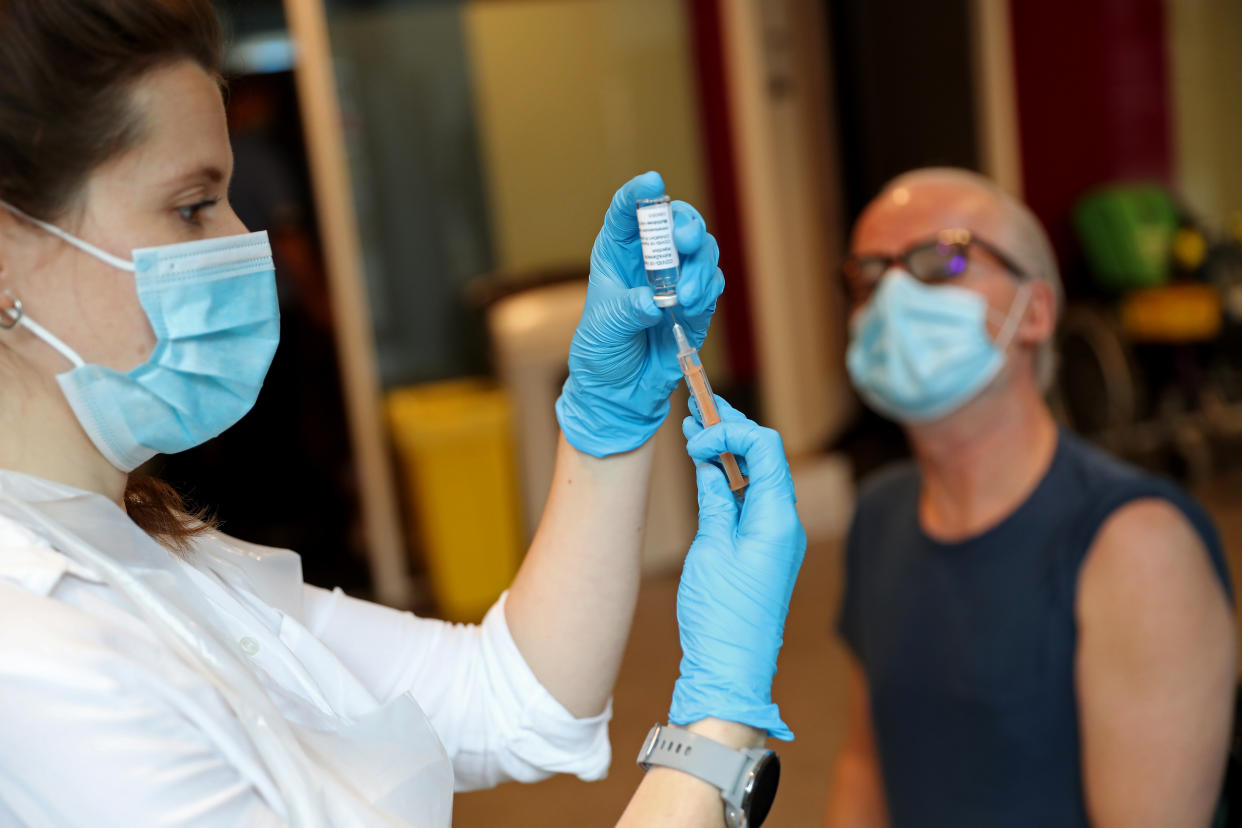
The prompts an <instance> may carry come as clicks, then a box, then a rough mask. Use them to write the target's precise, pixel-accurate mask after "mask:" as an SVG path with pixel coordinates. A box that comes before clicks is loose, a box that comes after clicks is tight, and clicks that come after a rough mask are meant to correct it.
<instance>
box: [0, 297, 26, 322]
mask: <svg viewBox="0 0 1242 828" xmlns="http://www.w3.org/2000/svg"><path fill="white" fill-rule="evenodd" d="M0 296H4V297H6V298H7V299H8V300H9V302H11V303H12V304H10V305H9V307H7V308H6V307H0V329H2V330H6V331H7V330H10V329H11V328H13V327H15V326H16V325H17V323H18V322H21V321H22V300H21V299H18V298H17V297H16V296H14V295H13V294H12V293H11V292H9V290H8V289H7V288H6V289H4V290H0Z"/></svg>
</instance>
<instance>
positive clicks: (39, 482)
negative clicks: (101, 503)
mask: <svg viewBox="0 0 1242 828" xmlns="http://www.w3.org/2000/svg"><path fill="white" fill-rule="evenodd" d="M0 496H7V497H12V498H15V499H17V500H22V501H25V502H26V503H32V504H33V503H44V502H48V501H53V500H63V499H75V500H76V499H83V498H88V497H90V496H91V493H90V492H84V491H81V490H80V489H75V488H73V487H71V486H65V485H63V484H60V483H53V482H52V481H50V480H43V479H41V478H38V477H31V476H30V475H27V474H21V473H19V472H14V471H8V470H5V469H0ZM95 497H98V498H99V499H100V500H105V499H104V498H103V497H100V496H99V495H95ZM105 502H106V501H105ZM65 575H73V576H75V577H78V578H81V579H83V580H86V581H91V582H93V583H103V582H104V581H103V578H102V577H100V576H99V574H98V573H96V572H95V571H94V570H92V569H90V568H89V567H86V566H84V565H83V564H80V563H77V562H76V561H73V560H70V559H69V558H68V557H66V556H65V555H63V554H62V553H60V552H58V551H57V550H55V549H53V548H52V546H51V544H49V543H48V541H47V539H45V538H43V537H42V536H40V535H38V534H37V533H35V532H33V531H31V530H30V529H29V528H28V527H26V526H23V525H22V524H20V523H18V522H17V521H15V520H11V519H7V518H4V517H3V516H0V579H3V580H6V581H10V582H12V583H15V584H17V586H19V587H21V588H22V589H24V590H26V591H27V592H33V593H35V594H36V595H50V594H51V593H52V590H54V589H55V588H56V585H57V584H58V583H60V579H61V578H63V577H64V576H65Z"/></svg>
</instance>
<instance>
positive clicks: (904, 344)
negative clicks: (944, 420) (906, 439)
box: [846, 269, 1030, 424]
mask: <svg viewBox="0 0 1242 828" xmlns="http://www.w3.org/2000/svg"><path fill="white" fill-rule="evenodd" d="M1029 299H1030V284H1029V282H1026V281H1023V282H1022V284H1021V285H1020V286H1019V288H1018V295H1017V296H1016V297H1015V298H1014V301H1013V304H1012V305H1011V306H1010V308H1009V313H1008V314H1006V315H1005V317H1004V320H1003V321H1002V322H1001V329H1000V332H999V334H998V335H997V338H996V340H995V341H993V339H992V337H991V335H990V334H989V333H988V329H987V319H988V316H989V314H990V313H994V312H993V311H991V309H990V308H989V307H988V303H987V301H986V300H985V299H984V298H983V297H982V296H980V295H979V294H977V293H974V292H972V291H969V290H966V289H965V288H960V287H955V286H953V285H935V286H929V285H925V284H923V283H922V282H920V281H918V280H917V279H915V278H914V277H913V276H911V275H910V274H908V273H906V272H905V271H903V270H898V269H893V270H890V271H889V272H888V273H887V274H885V276H884V277H883V279H882V280H881V282H880V286H879V287H878V288H877V289H876V291H875V293H874V294H873V295H872V296H871V298H870V300H869V301H868V302H867V304H866V305H865V306H864V307H863V309H862V310H861V311H860V312H859V313H858V314H857V315H856V316H855V317H854V319H853V320H852V322H851V325H850V330H851V337H850V345H849V350H848V352H847V354H846V366H847V367H848V369H849V373H850V378H851V379H852V380H853V383H854V387H855V388H856V389H857V390H858V393H859V394H860V395H861V396H862V398H863V399H864V400H865V401H866V402H867V404H868V405H870V406H871V407H872V408H874V409H875V410H876V411H878V412H880V413H881V414H884V415H885V416H887V417H890V418H892V419H893V420H896V421H897V422H900V423H907V424H909V423H921V422H930V421H932V420H938V419H940V418H941V417H944V416H946V415H948V414H951V413H953V412H954V411H956V410H958V409H959V408H961V407H962V406H964V405H965V404H966V403H968V402H970V401H971V400H972V399H974V398H975V397H977V396H978V395H979V394H980V393H981V392H982V391H983V389H985V388H986V387H987V386H988V385H989V383H991V382H992V380H993V379H995V378H996V376H997V374H999V373H1000V371H1001V369H1002V368H1003V367H1004V365H1005V352H1006V350H1007V348H1008V347H1009V344H1010V342H1011V341H1012V339H1013V335H1014V333H1015V331H1017V327H1018V323H1019V322H1020V321H1021V320H1022V315H1023V314H1024V313H1025V311H1026V305H1027V302H1028V301H1029ZM998 315H999V314H998Z"/></svg>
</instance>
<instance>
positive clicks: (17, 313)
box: [0, 289, 86, 368]
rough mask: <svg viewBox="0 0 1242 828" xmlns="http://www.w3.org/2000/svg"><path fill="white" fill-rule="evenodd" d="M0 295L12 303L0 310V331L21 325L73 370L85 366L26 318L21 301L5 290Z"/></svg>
mask: <svg viewBox="0 0 1242 828" xmlns="http://www.w3.org/2000/svg"><path fill="white" fill-rule="evenodd" d="M0 295H3V296H4V297H5V298H7V299H8V300H9V302H11V303H12V304H11V305H10V306H9V307H7V308H0V330H6V331H9V330H12V329H13V328H16V327H17V326H18V325H21V326H22V327H23V328H26V329H27V330H28V331H30V332H31V333H32V334H34V335H35V336H37V337H39V339H42V340H43V341H44V342H46V343H47V344H48V345H50V346H51V347H52V348H53V349H55V350H56V352H57V353H58V354H60V355H61V356H63V357H64V358H65V359H67V360H68V361H69V362H71V363H72V364H73V367H74V368H81V367H82V366H83V365H85V364H86V362H85V361H84V360H83V359H82V357H80V356H78V355H77V352H76V351H74V350H73V349H72V348H70V347H69V346H68V345H66V344H65V343H64V342H62V341H61V340H60V338H59V337H57V336H56V335H55V334H53V333H52V332H51V331H49V330H48V329H47V328H45V327H43V326H42V325H40V324H39V323H38V322H36V321H34V320H33V319H31V318H30V317H29V316H27V315H26V312H25V311H24V310H23V309H22V300H20V299H18V298H17V297H16V296H14V295H13V294H12V293H11V292H10V291H9V290H7V289H5V290H0ZM6 320H7V323H6Z"/></svg>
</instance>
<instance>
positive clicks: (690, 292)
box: [556, 172, 724, 457]
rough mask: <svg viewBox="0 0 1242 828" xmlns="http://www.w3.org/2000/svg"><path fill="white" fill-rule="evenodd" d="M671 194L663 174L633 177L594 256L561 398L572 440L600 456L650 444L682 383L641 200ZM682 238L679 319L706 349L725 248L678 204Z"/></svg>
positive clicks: (560, 411)
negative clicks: (652, 282) (643, 239)
mask: <svg viewBox="0 0 1242 828" xmlns="http://www.w3.org/2000/svg"><path fill="white" fill-rule="evenodd" d="M663 194H664V180H663V179H662V178H660V174H659V173H656V172H648V173H643V174H642V175H640V176H638V177H636V178H633V179H631V180H630V181H629V182H627V183H626V184H625V186H623V187H622V188H621V189H620V190H618V191H617V193H616V195H614V196H613V198H612V205H611V206H610V207H609V208H608V212H607V214H606V215H605V216H604V226H603V229H601V230H600V231H599V235H598V236H597V237H596V239H595V246H594V247H593V248H592V250H591V276H590V281H589V283H588V286H587V297H586V305H585V307H584V308H583V310H582V318H581V320H580V321H579V322H578V329H577V330H576V331H575V332H574V338H573V342H572V343H571V344H570V347H569V379H567V380H566V381H565V386H564V388H563V389H562V391H561V396H560V399H558V400H557V401H556V417H557V420H558V421H559V422H560V425H561V431H562V432H564V434H565V437H566V439H568V440H569V442H570V444H571V445H573V446H574V447H575V448H577V449H578V450H579V451H583V452H586V453H587V454H591V455H593V456H595V457H605V456H607V455H609V454H620V453H621V452H626V451H630V450H631V449H635V448H638V447H639V446H641V445H642V444H643V443H645V442H647V440H648V439H650V438H651V436H652V435H653V434H655V432H656V430H657V429H658V428H659V427H660V424H661V423H663V422H664V419H665V417H666V416H667V415H668V398H669V395H670V394H672V392H673V389H674V388H675V387H676V385H677V382H678V380H679V379H681V369H680V367H679V366H678V364H677V347H676V345H675V344H674V342H673V335H672V330H671V327H670V325H669V324H668V323H667V322H666V321H665V314H664V313H663V312H662V311H661V310H660V308H658V307H656V304H655V298H654V296H653V294H652V291H651V288H650V287H649V286H648V284H647V274H646V270H645V269H644V267H643V254H642V246H641V244H640V242H639V238H638V217H637V215H636V213H635V209H636V205H635V202H636V201H637V200H638V199H640V198H656V197H658V196H661V195H663ZM673 226H674V229H673V239H674V242H675V243H676V245H677V252H678V254H679V257H680V259H681V279H680V281H679V282H678V285H677V298H678V301H679V302H680V305H679V306H678V308H677V315H678V319H679V321H680V322H681V324H682V327H683V328H684V329H685V331H686V334H687V335H688V336H689V337H690V339H691V341H692V342H693V344H694V345H695V346H696V347H698V346H699V345H700V344H701V343H702V341H703V338H704V337H705V336H706V335H707V328H708V325H709V324H710V323H711V318H712V313H713V311H715V309H716V299H717V298H719V296H720V294H721V292H722V291H723V290H724V274H723V273H721V271H720V268H719V267H717V262H718V261H719V260H720V248H719V247H718V246H717V244H716V240H715V239H714V238H712V236H711V234H710V233H708V232H707V230H706V228H705V227H704V224H703V218H702V217H701V216H700V215H699V214H698V211H697V210H695V209H694V208H693V207H691V206H690V205H689V204H686V203H685V202H681V201H674V202H673Z"/></svg>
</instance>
